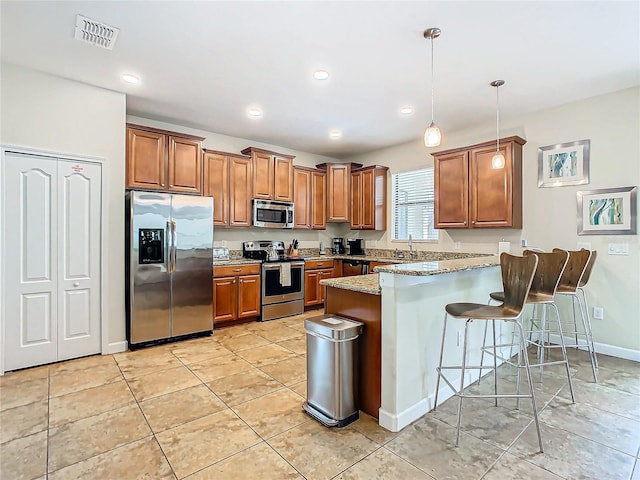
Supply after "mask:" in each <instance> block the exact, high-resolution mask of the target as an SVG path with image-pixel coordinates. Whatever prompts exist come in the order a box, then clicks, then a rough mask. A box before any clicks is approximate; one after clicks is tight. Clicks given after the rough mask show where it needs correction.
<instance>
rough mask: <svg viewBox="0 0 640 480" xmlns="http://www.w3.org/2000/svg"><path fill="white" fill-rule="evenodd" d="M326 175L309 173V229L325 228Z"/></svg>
mask: <svg viewBox="0 0 640 480" xmlns="http://www.w3.org/2000/svg"><path fill="white" fill-rule="evenodd" d="M326 197H327V174H326V173H324V172H311V228H314V229H316V230H324V229H326V228H327V210H326V205H327V203H326Z"/></svg>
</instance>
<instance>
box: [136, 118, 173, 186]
mask: <svg viewBox="0 0 640 480" xmlns="http://www.w3.org/2000/svg"><path fill="white" fill-rule="evenodd" d="M166 144H167V137H166V136H165V135H162V134H161V133H154V132H146V131H144V130H137V129H135V128H127V188H143V189H154V190H163V189H164V188H166V179H165V175H166V169H167V164H166V161H167V152H166V148H167V147H166Z"/></svg>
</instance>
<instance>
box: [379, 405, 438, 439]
mask: <svg viewBox="0 0 640 480" xmlns="http://www.w3.org/2000/svg"><path fill="white" fill-rule="evenodd" d="M428 411H429V401H428V400H427V399H426V398H423V399H422V400H420V401H419V402H418V403H415V404H413V405H411V406H410V407H409V408H407V409H406V410H404V411H402V412H400V413H399V414H398V415H393V414H391V413H389V412H387V411H385V410H383V409H382V408H381V409H380V410H378V423H379V424H380V426H381V427H383V428H386V429H387V430H389V431H391V432H399V431H400V430H402V429H403V428H404V427H406V426H407V425H409V424H410V423H411V422H413V421H415V420H417V419H419V418H420V417H422V416H423V415H424V414H425V413H427V412H428Z"/></svg>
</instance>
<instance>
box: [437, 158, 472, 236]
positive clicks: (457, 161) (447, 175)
mask: <svg viewBox="0 0 640 480" xmlns="http://www.w3.org/2000/svg"><path fill="white" fill-rule="evenodd" d="M468 158H469V155H468V152H466V151H465V152H458V153H452V154H450V155H443V156H436V157H435V158H434V176H435V196H436V198H435V205H434V210H435V211H434V213H435V223H436V228H468V222H469V211H468V210H469V207H468V190H469V161H468Z"/></svg>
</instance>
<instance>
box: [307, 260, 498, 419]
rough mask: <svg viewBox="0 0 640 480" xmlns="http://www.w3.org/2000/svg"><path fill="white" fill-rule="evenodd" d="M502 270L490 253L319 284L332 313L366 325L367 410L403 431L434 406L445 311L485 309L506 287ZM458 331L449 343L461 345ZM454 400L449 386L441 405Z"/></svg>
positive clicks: (363, 391) (477, 337)
mask: <svg viewBox="0 0 640 480" xmlns="http://www.w3.org/2000/svg"><path fill="white" fill-rule="evenodd" d="M443 256H444V255H443ZM444 258H447V257H446V256H444ZM498 267H499V258H498V257H497V256H495V255H489V256H487V255H485V256H475V257H470V258H458V259H454V260H442V261H437V260H435V261H426V262H417V263H404V264H396V265H385V266H379V267H376V268H375V271H376V272H378V273H377V274H373V275H364V276H359V277H345V278H333V279H327V280H322V281H321V282H320V284H321V285H324V286H325V287H326V289H327V291H326V306H325V312H326V313H332V314H337V315H343V316H345V317H348V318H353V319H357V320H360V321H363V322H364V323H365V333H364V334H363V337H362V339H361V344H360V347H359V355H360V379H359V388H360V397H361V398H360V403H361V410H363V411H364V412H366V413H369V414H371V415H373V416H374V417H376V418H378V421H379V423H380V425H381V426H383V427H384V428H386V429H388V430H391V431H393V432H397V431H400V430H401V429H402V428H404V427H405V426H407V425H409V424H410V423H411V422H413V421H414V420H416V419H418V418H420V417H421V416H422V415H424V414H425V413H426V412H428V411H429V410H431V409H432V408H433V398H434V394H435V384H436V375H437V374H436V366H437V364H438V357H439V353H440V342H441V340H442V318H443V315H444V307H445V305H446V304H447V303H452V302H460V301H464V302H478V303H486V301H487V295H488V292H491V291H494V290H500V288H501V278H500V269H499V268H498ZM480 327H481V325H479V326H478V328H476V329H472V330H471V333H470V340H469V341H470V342H471V343H472V344H474V345H475V344H478V345H479V344H480V343H481V339H482V333H481V331H482V330H481V328H480ZM457 330H458V329H457V328H453V329H451V331H449V332H448V333H447V337H446V342H447V345H449V346H453V347H455V345H456V343H457ZM455 350H456V349H455V348H450V349H449V350H448V351H449V352H452V351H453V352H455ZM445 360H446V359H445ZM471 361H476V362H477V361H478V359H473V360H471ZM458 381H459V380H458ZM470 381H471V379H470V378H469V379H465V383H466V384H468V383H470ZM449 396H451V392H450V391H449V390H448V388H446V387H444V388H443V389H442V391H441V392H440V399H441V400H442V401H444V400H445V399H446V398H448V397H449ZM376 406H379V408H378V409H377V412H376V411H375V410H376V408H375V407H376ZM372 410H373V412H372Z"/></svg>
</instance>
